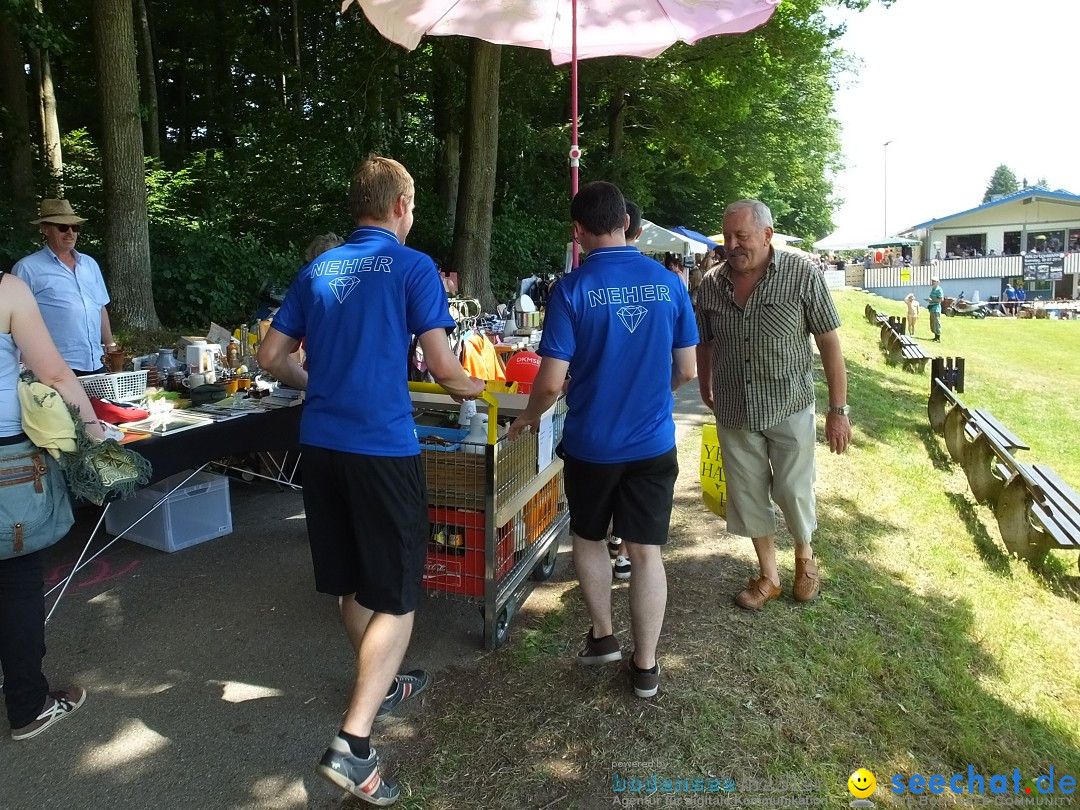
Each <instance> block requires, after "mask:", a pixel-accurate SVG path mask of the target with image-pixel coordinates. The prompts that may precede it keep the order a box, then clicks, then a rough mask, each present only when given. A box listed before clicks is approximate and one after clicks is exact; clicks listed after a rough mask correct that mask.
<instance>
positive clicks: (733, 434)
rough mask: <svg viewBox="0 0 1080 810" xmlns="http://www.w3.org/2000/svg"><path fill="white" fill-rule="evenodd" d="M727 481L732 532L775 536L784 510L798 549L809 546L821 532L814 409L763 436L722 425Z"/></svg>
mask: <svg viewBox="0 0 1080 810" xmlns="http://www.w3.org/2000/svg"><path fill="white" fill-rule="evenodd" d="M716 433H717V436H718V438H719V439H720V453H721V457H722V458H723V464H724V478H725V479H726V480H727V528H728V531H729V532H731V533H732V534H738V535H741V536H743V537H768V536H770V535H774V534H776V512H775V510H774V509H773V502H774V501H775V502H776V505H777V506H779V507H780V511H781V512H783V514H784V520H785V521H786V522H787V527H788V531H789V532H790V533H791V536H792V537H793V538H794V539H795V542H796V543H809V542H810V540H811V538H812V537H813V534H814V529H816V528H817V502H816V501H815V499H814V481H815V480H816V477H817V476H816V472H815V468H814V447H815V444H816V441H817V425H816V417H815V414H814V406H813V405H811V406H810V407H809V408H806V409H804V410H801V411H799V412H798V413H796V414H792V415H791V416H789V417H788V418H787V419H785V420H784V421H783V422H781V423H779V424H777V425H773V426H772V427H771V428H768V429H767V430H762V431H751V430H728V429H727V428H723V427H720V426H719V425H717V427H716Z"/></svg>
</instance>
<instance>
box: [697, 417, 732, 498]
mask: <svg viewBox="0 0 1080 810" xmlns="http://www.w3.org/2000/svg"><path fill="white" fill-rule="evenodd" d="M699 472H700V473H701V498H702V500H704V501H705V506H707V507H708V508H709V511H711V512H712V513H713V514H716V515H719V516H720V517H725V516H726V515H727V479H725V478H724V465H723V463H722V459H721V458H720V441H719V439H717V438H716V425H705V426H703V427H702V428H701V467H700V469H699Z"/></svg>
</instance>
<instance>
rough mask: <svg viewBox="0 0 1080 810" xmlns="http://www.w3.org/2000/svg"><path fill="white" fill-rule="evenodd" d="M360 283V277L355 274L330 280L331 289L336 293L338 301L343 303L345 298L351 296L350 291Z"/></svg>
mask: <svg viewBox="0 0 1080 810" xmlns="http://www.w3.org/2000/svg"><path fill="white" fill-rule="evenodd" d="M359 283H360V279H358V278H356V277H355V276H342V277H341V278H335V279H334V280H333V281H331V282H330V290H331V291H332V292H333V293H334V297H335V298H337V300H338V303H339V304H343V303H345V299H346V298H348V297H349V293H351V292H352V291H353V290H354V289H356V285H357V284H359Z"/></svg>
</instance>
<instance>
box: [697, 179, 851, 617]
mask: <svg viewBox="0 0 1080 810" xmlns="http://www.w3.org/2000/svg"><path fill="white" fill-rule="evenodd" d="M772 235H773V219H772V212H770V211H769V209H768V207H767V206H765V205H764V204H763V203H761V202H758V201H757V200H740V201H739V202H734V203H732V204H731V205H729V206H728V207H727V210H726V211H725V212H724V246H725V249H726V251H727V261H726V262H725V263H724V264H722V265H720V266H719V267H717V268H716V269H714V270H711V271H710V272H709V273H708V274H707V275H706V276H705V278H704V280H703V281H702V284H701V287H700V288H699V291H698V298H697V320H698V331H699V333H700V336H701V342H700V343H699V344H698V347H697V362H698V383H699V385H700V387H701V398H702V400H703V401H704V402H705V404H706V405H708V406H709V407H710V408H711V409H712V411H713V413H714V414H715V416H716V427H717V433H718V435H719V439H720V448H721V454H722V456H723V459H724V469H725V477H726V479H727V486H728V493H727V494H728V511H727V527H728V531H729V532H731V533H732V534H738V535H742V536H745V537H750V538H752V539H753V542H754V550H755V551H756V552H757V557H758V562H759V564H760V566H761V575H760V576H759V577H758V578H756V579H753V580H751V581H750V583H749V584H748V585H747V587H746V588H745V589H743V590H742V591H740V592H739V594H738V595H737V596H736V597H735V602H736V604H737V605H739V607H742V608H745V609H747V610H756V609H758V608H760V607H761V606H762V605H764V604H765V603H766V602H768V601H769V600H770V599H775V598H776V597H777V596H779V595H780V593H781V589H780V574H779V571H778V570H777V566H776V515H775V511H774V509H773V501H775V502H776V504H777V505H778V506H779V507H780V510H781V511H782V512H783V514H784V519H785V521H786V522H787V527H788V530H789V531H790V532H791V535H792V538H793V539H794V541H795V582H794V584H793V586H792V596H793V597H794V598H795V599H796V600H797V601H800V602H809V601H811V600H812V599H814V598H815V597H816V596H817V595H818V592H819V591H820V588H821V584H820V580H819V573H818V566H817V563H816V561H815V560H814V554H813V550H812V549H811V546H810V541H811V539H812V536H813V533H814V529H816V528H817V507H816V503H815V500H814V478H815V471H814V445H815V441H816V415H815V411H814V380H813V365H814V361H813V353H812V350H811V347H810V336H811V335H812V336H813V338H814V342H815V343H816V344H817V347H818V352H819V353H820V355H821V362H822V366H823V367H824V369H825V380H826V382H827V383H828V388H829V410H828V414H827V415H826V417H825V435H826V438H827V440H828V442H829V448H830V449H831V450H832V451H833V452H834V453H843V452H844V450H846V449H847V446H848V443H849V442H850V441H851V424H850V423H849V422H848V406H847V370H846V368H845V366H844V355H843V353H842V352H841V349H840V340H839V338H838V336H837V333H836V330H837V329H838V328H839V326H840V317H839V316H838V315H837V312H836V307H835V306H833V302H832V297H831V296H830V294H829V290H828V288H827V287H826V285H825V281H824V278H823V277H822V273H821V271H820V270H819V269H818V267H817V266H816V265H814V264H813V263H811V262H810V261H808V260H806V259H804V258H802V257H800V256H798V255H796V254H794V253H789V252H785V251H779V252H778V251H774V250H773V247H772V244H771V241H772Z"/></svg>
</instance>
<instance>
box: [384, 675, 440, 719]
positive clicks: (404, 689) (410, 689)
mask: <svg viewBox="0 0 1080 810" xmlns="http://www.w3.org/2000/svg"><path fill="white" fill-rule="evenodd" d="M430 683H431V675H430V674H429V673H427V672H425V671H424V670H422V669H414V670H410V671H409V672H406V673H405V674H403V675H398V676H397V677H395V678H394V691H393V692H391V693H390V694H389V695H387V696H386V697H385V698H383V702H382V705H381V706H379V711H378V712H376V713H375V719H376V720H378V719H379V718H381V717H386V716H387V715H388V714H390V712H392V711H393V710H394V709H396V708H397V707H398V706H400V705H401V704H402V703H403V702H405V701H406V700H408V699H409V698H411V697H415V696H416V695H419V694H420V693H421V692H423V691H424V690H425V689H427V688H428V685H429V684H430Z"/></svg>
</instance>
